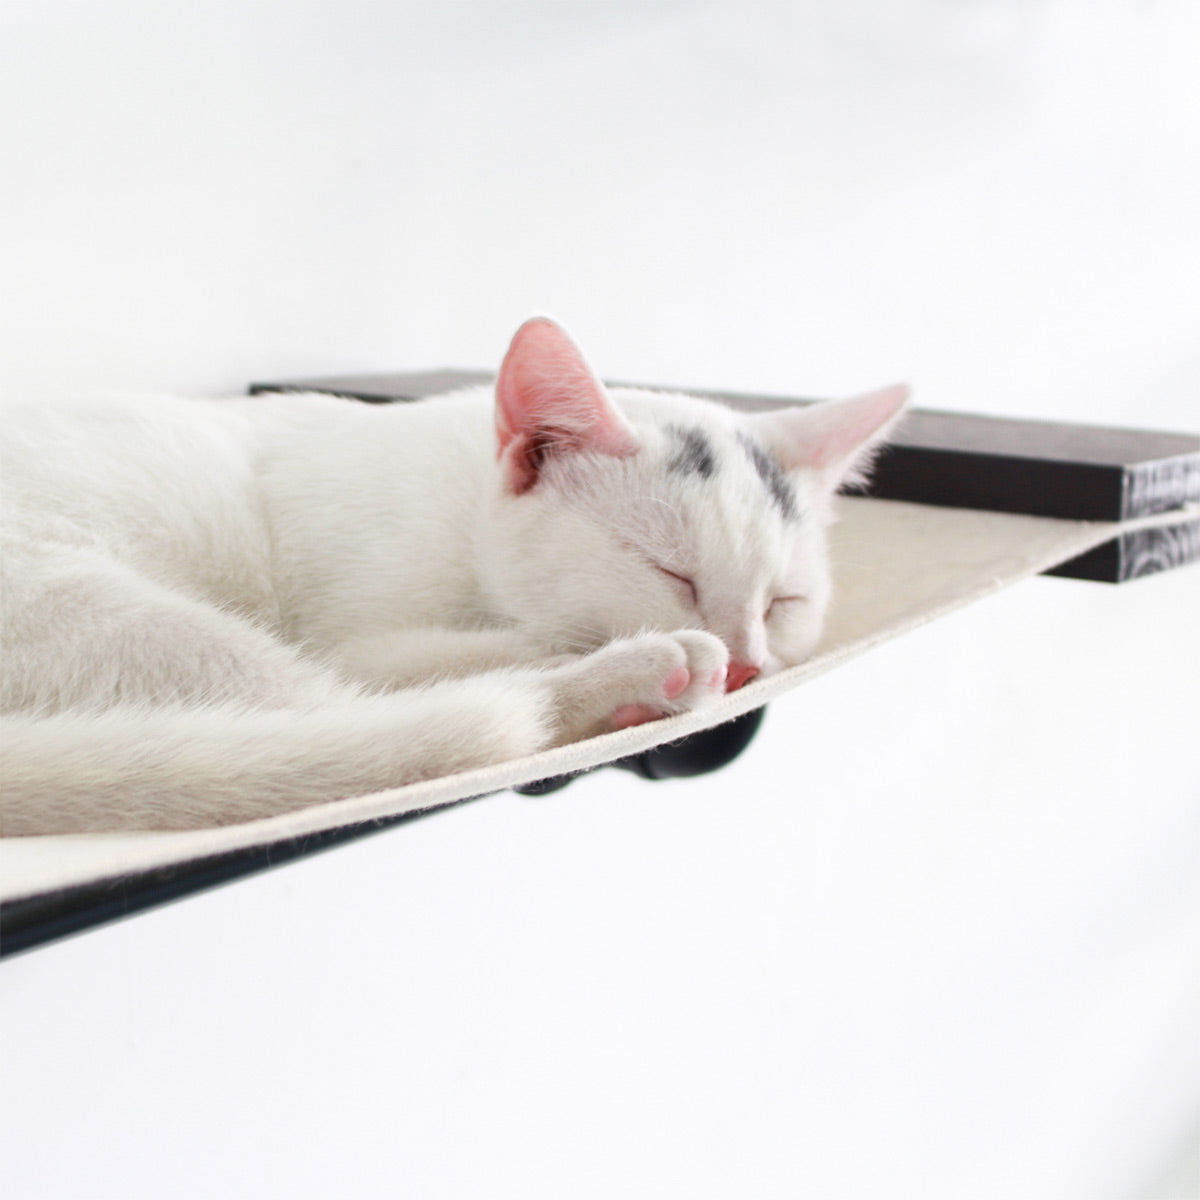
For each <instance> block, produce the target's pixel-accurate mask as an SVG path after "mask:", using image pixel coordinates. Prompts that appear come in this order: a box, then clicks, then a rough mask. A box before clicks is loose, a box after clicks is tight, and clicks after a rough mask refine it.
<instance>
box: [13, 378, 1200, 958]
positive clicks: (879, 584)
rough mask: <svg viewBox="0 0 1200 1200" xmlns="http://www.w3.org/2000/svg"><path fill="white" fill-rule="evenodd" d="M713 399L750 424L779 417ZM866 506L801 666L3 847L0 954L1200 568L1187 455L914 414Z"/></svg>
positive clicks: (1136, 440)
mask: <svg viewBox="0 0 1200 1200" xmlns="http://www.w3.org/2000/svg"><path fill="white" fill-rule="evenodd" d="M481 378H486V376H480V375H477V374H475V373H470V372H448V371H440V372H427V373H423V374H420V375H406V376H388V377H352V378H348V379H336V380H320V381H311V380H310V381H292V382H288V383H275V384H260V385H255V386H254V387H253V388H252V390H253V391H259V392H262V391H277V390H297V389H301V388H303V389H318V390H325V391H330V392H335V393H338V394H343V395H348V396H354V397H357V398H359V399H364V400H371V401H380V400H389V401H390V400H398V399H414V398H417V397H420V396H424V395H427V394H431V393H435V392H439V391H444V390H447V389H450V388H453V387H456V386H459V385H461V384H464V383H473V382H478V381H479V380H480V379H481ZM720 398H721V399H724V400H726V401H727V402H730V403H733V404H734V405H735V406H740V407H746V408H754V409H762V408H767V407H771V406H774V405H777V404H779V403H783V402H782V401H777V400H772V399H769V398H763V397H744V396H728V395H723V396H721V397H720ZM873 490H874V491H875V492H876V495H875V496H874V497H872V498H863V497H849V496H847V497H842V498H841V499H840V501H839V503H840V505H841V515H840V520H839V522H838V524H837V525H836V526H835V527H834V530H833V545H832V556H833V564H834V578H835V596H836V599H835V602H834V604H833V606H832V608H831V611H830V616H829V619H828V623H827V627H826V629H825V633H824V636H823V638H822V641H821V644H820V646H819V647H818V650H817V652H816V654H815V655H814V656H813V657H812V658H811V659H809V660H808V661H807V662H805V663H803V664H802V665H800V666H798V667H793V668H791V669H789V670H786V671H783V672H781V673H779V674H777V675H774V676H772V677H769V678H767V679H764V680H758V681H754V682H753V683H751V684H749V685H747V686H746V687H744V688H742V689H741V690H739V691H736V692H732V693H730V694H728V695H726V696H724V697H723V698H721V699H720V700H719V701H718V702H717V703H716V704H715V705H713V706H712V707H709V708H706V709H704V710H703V711H702V712H698V713H688V714H684V715H682V716H678V717H673V718H670V719H666V720H662V721H657V722H652V723H649V724H644V725H636V726H632V727H630V728H627V729H623V730H620V731H618V732H615V733H609V734H605V735H603V736H601V737H596V738H592V739H589V740H587V741H584V742H579V743H575V744H573V745H568V746H561V747H557V748H555V749H552V750H547V751H543V752H542V753H539V754H535V755H532V756H530V757H527V758H523V759H519V760H515V761H511V762H505V763H501V764H498V765H495V766H491V767H486V768H481V769H478V770H473V771H468V772H463V773H461V774H457V775H453V776H448V777H445V778H440V779H434V780H429V781H426V782H423V783H418V784H412V785H410V786H407V787H401V788H395V789H391V790H388V791H384V792H378V793H376V794H374V795H369V796H361V797H357V798H352V799H347V800H339V801H337V802H334V803H329V804H323V805H319V806H315V807H311V808H307V809H302V810H300V811H296V812H291V813H286V814H283V815H281V816H277V817H272V818H269V819H266V820H260V821H254V822H250V823H246V824H241V825H234V826H226V827H221V828H212V829H205V830H198V831H191V832H186V833H122V834H87V835H69V836H45V837H28V838H7V839H0V902H3V907H2V908H0V937H2V939H3V941H2V942H0V950H2V951H3V952H6V953H11V952H14V951H16V950H20V949H23V948H25V947H27V946H29V945H34V944H37V943H39V942H41V941H45V940H47V939H48V938H52V937H55V936H58V935H60V934H62V933H66V932H71V931H73V930H75V929H79V928H84V927H87V926H89V925H92V924H95V923H97V922H98V921H102V920H105V919H107V918H108V917H111V916H118V915H123V914H124V913H126V912H129V911H133V910H136V909H138V908H142V907H146V906H147V905H149V904H153V903H157V902H159V901H160V900H163V899H167V898H170V897H172V896H173V895H179V894H183V893H185V892H188V891H192V890H195V889H196V888H198V887H203V886H206V885H208V884H211V883H215V882H220V881H222V880H223V879H227V878H232V877H235V876H237V875H240V874H243V873H245V872H246V871H248V870H253V869H257V868H259V867H262V866H267V865H271V864H274V863H278V862H280V861H285V860H286V859H288V858H290V857H296V856H298V855H300V854H304V853H308V852H311V851H312V850H314V849H320V848H323V847H324V846H328V845H332V844H336V843H338V842H340V841H344V840H348V839H349V838H351V837H356V836H361V835H362V834H364V833H367V832H370V831H372V830H374V829H378V828H380V827H383V826H384V825H390V824H393V823H396V822H398V821H401V820H405V819H409V818H411V817H413V816H416V815H420V814H423V813H427V812H430V811H432V810H436V809H439V808H443V807H445V806H447V805H451V804H456V803H459V802H462V801H465V800H468V799H472V798H476V797H481V796H486V795H488V794H491V793H494V792H498V791H503V790H505V789H509V788H516V789H518V790H526V789H527V790H533V791H536V790H539V788H538V785H539V784H540V783H542V781H547V780H550V781H559V780H563V779H566V778H570V777H571V776H573V775H575V774H578V773H580V772H583V771H587V770H590V769H592V768H596V767H600V766H603V765H606V764H612V763H614V762H619V761H624V762H629V761H631V760H634V761H636V760H637V758H638V756H645V755H647V754H648V753H650V752H653V751H655V749H656V748H657V747H662V746H664V745H667V744H670V743H677V742H678V741H679V739H682V738H687V737H689V736H692V735H702V734H703V732H704V731H705V730H712V729H714V728H716V727H719V726H723V725H725V724H726V723H728V722H732V721H735V720H736V719H739V718H741V719H743V721H746V720H750V714H752V713H755V712H756V711H758V710H761V709H762V707H763V706H764V705H766V704H767V703H769V702H770V701H771V700H773V699H775V698H776V697H777V696H780V695H781V694H783V693H784V692H786V691H788V690H790V689H792V688H794V687H797V686H799V685H800V684H802V683H804V682H805V681H806V680H808V679H810V678H812V677H813V676H815V675H818V674H821V673H822V672H825V671H829V670H832V669H833V668H835V667H837V666H838V665H839V664H841V663H843V662H845V661H847V660H848V659H850V658H852V657H855V656H857V655H859V654H861V653H863V652H864V651H866V650H869V649H870V648H871V647H872V646H875V645H877V644H879V643H881V642H884V641H886V640H889V639H891V638H894V637H898V636H900V635H901V634H903V633H905V632H907V631H908V630H911V629H914V628H916V627H918V626H920V625H923V624H926V623H927V622H929V621H933V620H936V619H937V618H938V617H941V616H943V615H945V614H948V613H950V612H953V611H954V610H956V609H959V608H962V607H964V606H965V605H968V604H971V603H973V602H974V601H976V600H980V599H982V598H984V597H985V596H988V595H990V594H992V593H994V592H996V591H998V590H1000V589H1002V588H1004V587H1007V586H1009V585H1010V584H1013V583H1016V582H1017V581H1018V580H1020V579H1024V578H1026V577H1027V576H1030V575H1035V574H1038V573H1042V572H1049V573H1054V574H1061V575H1070V576H1075V577H1079V578H1085V579H1097V580H1108V581H1112V582H1119V581H1123V580H1126V579H1130V578H1133V577H1135V576H1137V575H1140V574H1146V573H1149V572H1151V571H1155V570H1161V569H1164V568H1167V567H1172V566H1177V565H1180V564H1182V563H1184V562H1187V561H1190V560H1192V559H1195V558H1197V557H1200V508H1198V507H1197V502H1198V501H1200V438H1195V437H1188V436H1183V435H1173V434H1150V433H1135V432H1130V431H1120V430H1102V429H1093V428H1087V427H1082V426H1070V425H1049V424H1043V423H1038V422H1027V421H999V420H993V419H990V418H983V417H968V416H959V415H953V414H939V413H922V412H917V413H915V414H912V416H910V418H909V419H908V421H907V423H906V425H905V426H904V428H903V430H902V432H901V434H900V436H899V437H898V438H897V439H896V442H895V444H894V447H893V449H892V450H891V451H890V452H889V454H888V455H886V456H885V457H884V459H883V460H882V461H881V463H880V465H879V468H878V469H877V472H876V479H875V484H874V488H873ZM995 510H1001V511H995ZM751 732H752V730H751ZM641 761H643V762H645V761H646V760H645V759H642V760H641ZM644 773H648V774H654V772H653V771H649V772H644ZM541 790H549V789H548V788H545V787H543V788H542V789H541Z"/></svg>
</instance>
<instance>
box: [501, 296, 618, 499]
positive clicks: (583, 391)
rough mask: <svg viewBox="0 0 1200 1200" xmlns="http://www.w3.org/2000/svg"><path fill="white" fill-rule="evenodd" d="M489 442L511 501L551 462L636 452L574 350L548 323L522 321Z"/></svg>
mask: <svg viewBox="0 0 1200 1200" xmlns="http://www.w3.org/2000/svg"><path fill="white" fill-rule="evenodd" d="M496 435H497V439H498V442H499V447H498V454H499V458H500V462H501V466H502V469H503V471H504V478H505V481H506V483H507V485H508V487H509V489H510V490H511V491H513V492H514V493H516V494H517V495H520V494H521V493H522V492H527V491H528V490H529V489H530V488H531V487H533V485H534V484H535V483H536V482H537V478H538V472H539V470H540V469H541V465H542V463H543V462H544V461H545V459H546V458H547V457H548V456H549V455H551V454H556V453H562V452H578V451H590V452H592V453H594V454H612V455H617V456H624V455H628V454H633V453H635V452H636V450H637V439H636V437H635V436H634V432H633V430H632V429H631V428H630V426H629V424H628V423H627V422H626V420H625V418H624V417H622V416H621V414H620V413H619V412H617V410H616V409H615V408H614V407H613V405H612V402H611V401H610V400H609V398H608V394H607V393H606V392H605V390H604V385H603V384H602V383H601V382H600V380H599V379H597V378H596V375H595V373H594V372H593V371H592V368H591V367H590V366H588V364H587V361H586V359H584V357H583V354H582V353H581V352H580V350H579V347H578V346H576V345H575V343H574V342H573V341H572V340H571V338H570V336H569V335H568V333H567V331H566V330H565V329H563V328H562V326H561V325H558V324H557V323H556V322H554V321H551V320H550V319H549V318H548V317H534V318H532V319H531V320H529V321H526V322H525V324H524V325H522V326H521V328H520V329H518V330H517V333H516V336H515V337H514V338H513V340H512V345H510V346H509V348H508V353H507V354H506V355H505V356H504V362H503V363H501V365H500V374H499V376H498V378H497V379H496Z"/></svg>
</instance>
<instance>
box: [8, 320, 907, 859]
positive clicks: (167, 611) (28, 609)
mask: <svg viewBox="0 0 1200 1200" xmlns="http://www.w3.org/2000/svg"><path fill="white" fill-rule="evenodd" d="M903 401H904V394H903V389H890V390H888V391H885V392H880V393H873V394H872V395H870V396H868V397H864V398H859V399H857V400H853V401H848V402H840V403H838V404H832V405H821V406H817V407H816V408H812V409H807V410H795V411H789V412H787V413H782V414H778V415H776V414H771V415H766V416H761V417H746V416H744V415H738V414H735V413H734V412H732V411H731V410H729V409H727V408H725V407H723V406H720V405H717V404H713V403H708V402H705V401H701V400H696V399H692V398H688V397H683V396H676V395H668V394H657V393H652V392H647V391H640V390H634V389H612V390H611V392H610V393H605V391H604V389H603V388H602V387H601V385H600V384H599V383H598V382H597V381H596V379H595V376H594V375H593V374H592V373H591V371H590V368H589V367H587V365H586V363H585V362H584V360H583V359H582V356H581V355H580V354H579V352H578V350H577V349H576V348H575V346H574V343H572V342H571V341H570V339H569V338H568V337H567V335H566V334H565V333H564V332H563V331H562V330H561V328H560V327H558V326H557V325H555V324H554V323H553V322H550V321H548V320H547V319H545V318H535V319H534V320H532V321H530V322H527V323H526V324H525V325H524V326H522V329H521V330H520V331H518V334H517V336H516V337H515V338H514V340H513V344H512V346H511V347H510V350H509V353H508V355H507V356H506V358H505V361H504V364H503V365H502V367H501V373H500V377H499V382H498V384H497V388H496V397H495V398H494V397H493V390H492V389H491V388H477V389H472V390H469V391H466V392H463V393H461V394H457V395H454V396H447V397H439V398H437V399H432V400H429V401H425V402H420V403H415V404H395V405H387V406H371V405H366V404H361V403H357V402H353V401H349V400H343V399H337V398H332V397H328V396H319V395H278V396H267V397H256V398H252V399H236V400H224V401H216V400H183V399H154V400H147V399H129V400H122V401H107V402H104V403H97V402H90V403H76V404H62V405H55V406H52V407H51V406H37V405H21V404H17V405H10V406H7V407H6V409H5V411H4V412H3V415H2V417H0V421H2V426H0V452H2V454H3V458H2V459H0V488H2V489H3V491H2V509H0V518H2V526H0V539H2V551H0V552H2V558H0V617H2V620H3V625H2V637H3V643H2V650H3V673H2V682H0V712H2V713H3V714H4V715H3V717H0V829H2V830H3V832H4V833H5V834H7V835H24V834H39V833H64V832H83V831H101V830H119V829H186V828H194V827H198V826H204V825H212V824H218V823H224V822H232V821H239V820H248V819H253V818H257V817H263V816H269V815H272V814H274V813H278V812H281V811H286V810H288V809H292V808H297V807H301V806H304V805H308V804H313V803H317V802H321V801H327V800H332V799H336V798H340V797H346V796H352V795H361V794H365V793H369V792H372V791H377V790H381V789H383V788H387V787H394V786H398V785H401V784H405V783H410V782H414V781H416V780H419V779H424V778H429V777H433V776H440V775H444V774H448V773H451V772H455V771H460V770H465V769H468V768H471V767H475V766H481V765H484V764H489V763H494V762H498V761H503V760H507V759H512V758H517V757H522V756H525V755H528V754H532V753H534V752H536V751H538V750H541V749H544V748H546V747H547V746H550V745H555V744H560V743H563V742H566V741H570V740H574V739H577V738H580V737H586V736H589V735H592V734H595V733H598V732H602V731H604V730H605V729H608V728H612V727H613V726H614V725H619V724H622V723H630V722H632V721H638V720H645V719H650V718H652V717H655V716H660V715H666V714H669V713H674V712H681V711H686V710H690V709H693V708H696V707H699V706H702V705H704V704H706V703H710V702H711V701H712V700H713V699H714V697H715V696H716V695H718V694H719V693H720V691H721V690H722V688H723V686H724V685H723V680H724V678H725V672H726V669H727V666H728V664H729V663H730V658H731V656H732V664H733V665H732V668H730V669H731V671H732V673H733V676H734V679H735V682H737V683H740V682H741V681H742V679H743V678H744V677H746V676H748V675H749V674H750V673H752V672H753V671H755V670H757V671H761V672H764V673H769V672H771V671H774V670H778V669H779V668H780V667H782V666H785V665H790V664H792V663H795V662H798V661H800V660H802V659H803V658H804V657H805V656H806V655H807V654H808V653H810V652H811V650H812V648H813V646H814V644H815V642H816V639H817V637H818V635H819V631H820V626H821V621H822V619H823V616H824V612H825V607H826V605H827V602H828V597H829V571H828V565H827V562H826V548H825V530H826V526H827V524H828V522H829V520H830V514H831V500H832V496H833V493H834V491H835V490H836V488H837V486H838V484H839V483H840V482H842V481H843V480H845V479H846V478H847V477H848V476H849V475H851V474H852V473H853V472H854V471H856V470H858V469H859V468H860V467H861V464H862V463H863V461H864V459H865V457H866V455H867V454H868V453H869V451H870V448H871V447H872V446H873V445H875V444H876V443H877V442H878V441H879V439H880V438H881V437H882V436H883V435H884V433H885V432H886V430H887V429H888V427H889V426H890V424H891V422H892V420H893V418H894V417H895V415H896V413H897V412H898V411H899V409H900V407H901V405H902V404H903ZM497 429H498V430H499V437H498V435H497ZM681 431H684V432H681ZM686 431H691V432H690V433H688V432H686ZM747 435H749V436H750V437H752V438H754V439H756V441H755V445H761V447H764V448H766V449H767V450H768V451H769V453H770V454H771V456H772V462H778V463H779V464H781V467H782V471H781V474H782V476H783V477H785V478H786V480H787V486H788V488H789V489H790V495H791V496H792V497H793V498H794V501H795V509H796V512H795V519H787V518H786V517H785V515H784V512H783V507H784V506H782V505H781V502H780V498H779V496H778V495H773V494H772V491H771V488H770V487H769V486H768V477H767V474H764V470H765V468H764V467H763V464H762V463H761V462H760V464H759V465H758V466H757V467H756V465H755V462H754V458H753V455H752V453H751V452H750V450H748V449H747V446H748V445H749V443H747V441H746V437H747ZM498 445H499V448H500V453H499V457H498V454H497V448H498ZM689 447H690V449H691V451H692V453H691V456H690V458H689V455H688V453H686V452H687V451H688V449H689ZM698 449H699V451H700V453H699V454H697V450H698ZM706 465H707V467H709V468H711V469H710V470H706V469H705V467H706ZM693 597H694V598H693ZM777 598H778V600H777ZM772 600H777V603H776V604H775V606H774V608H773V609H772V610H771V613H770V616H769V618H765V614H766V613H767V610H768V607H769V606H770V605H771V602H772ZM680 689H682V690H680ZM676 693H677V694H676Z"/></svg>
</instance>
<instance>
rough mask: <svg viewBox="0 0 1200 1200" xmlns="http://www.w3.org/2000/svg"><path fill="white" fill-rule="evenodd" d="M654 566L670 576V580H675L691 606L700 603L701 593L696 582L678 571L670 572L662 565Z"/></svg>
mask: <svg viewBox="0 0 1200 1200" xmlns="http://www.w3.org/2000/svg"><path fill="white" fill-rule="evenodd" d="M654 565H655V566H656V567H657V568H658V569H659V570H660V571H661V572H662V573H663V574H664V575H666V576H668V578H670V579H673V580H674V581H675V583H676V584H677V585H678V586H679V589H680V591H682V592H684V593H685V594H686V595H687V597H688V602H689V603H690V604H692V605H695V604H698V603H699V601H700V593H699V591H698V590H697V589H696V584H695V581H694V580H692V579H690V578H689V577H688V576H686V575H680V574H679V572H678V571H671V570H668V569H667V568H666V567H664V566H662V565H661V564H660V563H655V564H654Z"/></svg>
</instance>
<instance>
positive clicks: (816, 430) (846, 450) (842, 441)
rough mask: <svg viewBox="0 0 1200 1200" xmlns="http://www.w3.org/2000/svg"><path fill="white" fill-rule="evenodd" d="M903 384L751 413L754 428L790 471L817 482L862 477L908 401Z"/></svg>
mask: <svg viewBox="0 0 1200 1200" xmlns="http://www.w3.org/2000/svg"><path fill="white" fill-rule="evenodd" d="M908 395H909V389H908V387H907V386H906V385H905V384H896V385H894V386H892V387H886V388H881V389H880V390H879V391H875V392H868V393H866V395H863V396H854V397H853V398H851V399H849V400H829V401H826V402H825V403H822V404H813V405H809V406H808V407H805V408H792V409H784V410H781V411H778V412H772V413H764V414H763V415H762V416H760V417H756V418H754V422H755V431H756V432H757V433H758V435H759V436H760V437H761V438H762V440H763V441H764V442H766V443H767V445H769V446H770V447H771V449H772V451H774V453H775V455H776V456H777V457H778V458H779V460H780V462H781V463H782V464H783V465H784V466H785V467H786V468H787V469H788V470H790V471H801V470H805V471H811V472H813V473H815V475H816V476H817V478H818V479H819V480H820V482H821V484H822V486H823V487H825V488H827V489H828V490H829V491H833V490H835V489H836V488H838V487H841V486H846V485H848V486H853V485H855V484H861V483H864V482H866V477H867V474H868V472H869V471H870V467H871V459H872V457H873V455H874V452H875V451H876V449H878V447H879V445H880V444H881V443H882V442H883V441H884V440H885V439H886V437H887V436H888V434H889V432H890V431H891V429H892V427H893V425H894V424H895V423H896V420H897V419H898V418H899V416H900V413H901V411H902V410H903V408H904V406H905V404H906V403H907V402H908Z"/></svg>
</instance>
